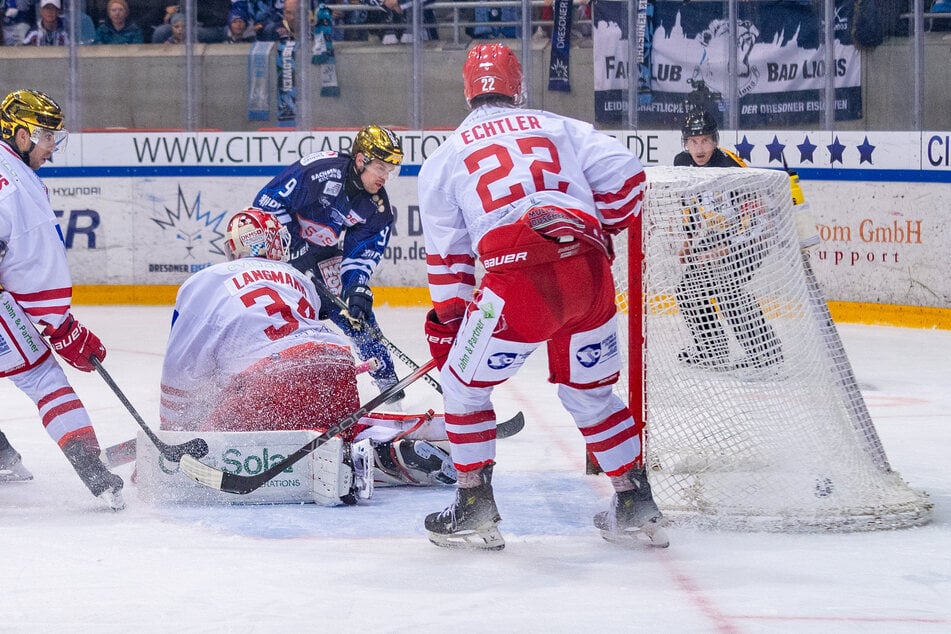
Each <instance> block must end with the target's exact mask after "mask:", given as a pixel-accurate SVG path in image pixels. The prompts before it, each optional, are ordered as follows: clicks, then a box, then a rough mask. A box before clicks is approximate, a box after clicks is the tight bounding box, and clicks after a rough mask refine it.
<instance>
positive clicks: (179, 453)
mask: <svg viewBox="0 0 951 634" xmlns="http://www.w3.org/2000/svg"><path fill="white" fill-rule="evenodd" d="M89 360H90V362H91V363H92V364H93V366H94V367H95V368H96V371H97V372H98V373H99V376H101V377H102V380H103V381H105V382H106V385H108V386H109V387H110V388H112V391H113V392H114V393H115V395H116V396H117V397H119V400H120V401H122V404H123V405H125V408H126V409H127V410H129V413H130V414H132V418H134V419H135V422H137V423H138V424H139V427H141V428H142V431H144V432H145V435H146V436H148V437H149V440H151V441H152V444H154V445H155V446H156V448H157V449H158V450H159V452H160V453H161V454H162V456H163V457H164V458H165V459H166V460H169V461H171V462H178V461H179V460H181V459H182V457H183V456H190V457H194V458H202V457H204V456H206V455H207V454H208V443H206V442H205V441H204V440H203V439H201V438H193V439H191V440H189V441H188V442H183V443H182V444H180V445H168V444H166V443H164V442H162V441H161V439H160V438H159V437H158V436H156V435H155V432H153V431H152V430H151V429H149V426H148V425H146V424H145V421H144V420H142V417H141V416H139V413H138V412H137V411H135V408H134V407H132V403H130V402H129V399H127V398H126V397H125V394H123V393H122V390H120V389H119V386H118V385H116V382H115V381H113V380H112V377H111V376H109V373H108V372H106V369H105V368H104V367H102V362H101V361H99V358H98V357H96V355H92V356H91V357H89Z"/></svg>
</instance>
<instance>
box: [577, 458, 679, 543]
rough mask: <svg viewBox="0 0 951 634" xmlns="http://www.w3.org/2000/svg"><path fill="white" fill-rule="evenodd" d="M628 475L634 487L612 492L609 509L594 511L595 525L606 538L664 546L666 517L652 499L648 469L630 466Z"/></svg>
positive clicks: (614, 540) (665, 541)
mask: <svg viewBox="0 0 951 634" xmlns="http://www.w3.org/2000/svg"><path fill="white" fill-rule="evenodd" d="M628 478H630V480H631V482H633V483H634V485H635V488H633V489H631V490H630V491H622V492H621V493H615V494H614V499H613V501H612V505H611V509H610V510H607V511H601V512H600V513H598V514H597V515H595V516H594V525H595V526H596V527H597V528H598V529H600V530H601V536H602V537H603V538H604V539H606V540H607V541H609V542H613V543H617V544H626V545H639V544H645V545H649V546H654V547H656V548H667V547H668V546H669V545H670V540H668V538H667V532H666V531H665V530H664V527H665V526H666V525H667V520H666V519H664V516H663V515H662V514H661V512H660V509H658V508H657V504H655V503H654V498H653V496H652V495H651V487H650V483H648V481H647V473H646V472H645V471H644V469H643V468H640V469H631V470H630V471H629V472H628Z"/></svg>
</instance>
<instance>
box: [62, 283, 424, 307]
mask: <svg viewBox="0 0 951 634" xmlns="http://www.w3.org/2000/svg"><path fill="white" fill-rule="evenodd" d="M177 294H178V286H174V285H166V286H158V285H156V286H131V285H130V286H123V285H108V286H74V287H73V303H74V304H87V305H89V304H92V305H96V304H137V305H141V306H172V305H174V304H175V296H176V295H177ZM373 296H374V303H376V304H380V305H382V304H389V305H390V306H420V307H428V306H431V305H432V302H431V301H430V299H429V289H427V288H411V287H380V288H374V289H373Z"/></svg>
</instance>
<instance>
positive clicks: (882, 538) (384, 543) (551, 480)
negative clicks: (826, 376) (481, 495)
mask: <svg viewBox="0 0 951 634" xmlns="http://www.w3.org/2000/svg"><path fill="white" fill-rule="evenodd" d="M170 312H171V310H170V308H169V307H124V306H108V307H94V306H78V307H76V309H75V313H76V315H77V317H78V318H79V319H80V320H81V321H83V322H84V323H86V324H87V325H88V326H89V327H90V328H91V329H92V330H93V331H94V332H96V333H97V334H98V335H99V336H100V337H101V338H102V340H103V341H104V343H105V344H106V346H107V348H108V350H109V354H108V358H107V359H106V362H105V366H106V368H107V369H108V370H109V372H110V373H111V374H112V376H113V378H114V379H115V380H116V382H117V383H118V384H119V386H120V387H121V388H122V389H123V391H124V392H125V394H126V396H127V397H128V398H129V399H130V400H131V402H132V403H133V404H134V405H135V406H136V408H137V409H138V411H139V412H140V413H141V414H142V416H143V417H144V418H145V419H146V421H148V423H149V424H150V425H151V426H152V427H153V428H155V429H157V428H158V395H159V390H158V387H159V377H160V374H161V364H162V355H163V351H164V347H165V340H166V333H167V328H168V323H169V318H170ZM378 315H379V319H380V322H381V323H382V325H383V328H384V332H386V333H387V335H388V336H389V338H390V339H391V340H393V341H394V342H395V343H396V344H397V345H399V346H400V347H401V348H402V349H404V350H405V351H406V352H407V353H408V354H410V355H411V356H412V357H413V358H415V359H416V360H417V361H418V362H422V361H425V360H426V359H428V352H427V350H426V346H425V341H424V340H423V338H422V335H421V331H422V328H421V323H422V319H423V317H424V311H423V310H422V309H407V308H386V307H384V308H381V309H379V311H378ZM839 329H840V333H841V335H842V338H843V340H844V343H845V346H846V349H847V351H848V353H849V356H850V359H851V361H852V365H853V368H854V370H855V374H856V376H857V378H858V381H859V384H860V386H861V388H862V391H863V394H864V396H865V399H866V402H867V404H868V407H869V410H870V412H871V415H872V417H873V419H874V421H875V424H876V426H877V429H878V432H879V434H880V436H881V438H882V442H883V444H884V446H885V450H886V452H887V454H888V458H889V460H890V462H891V465H892V468H893V469H895V470H896V471H898V472H900V473H901V474H902V476H903V477H904V479H905V480H906V481H907V482H908V483H909V484H910V485H911V486H913V487H915V488H920V489H924V490H926V491H927V492H928V493H929V494H930V496H931V500H932V502H933V503H934V505H935V509H934V515H933V520H932V522H931V523H930V524H929V525H927V526H924V527H919V528H913V529H906V530H899V531H891V532H878V533H856V534H805V535H789V534H785V535H784V534H757V533H754V534H748V533H746V534H744V533H730V532H713V531H701V530H696V529H685V528H671V529H669V533H670V539H671V546H670V548H669V549H666V550H657V549H653V550H652V549H641V550H624V549H622V548H619V547H617V546H614V545H612V544H609V543H607V542H605V541H603V540H602V539H601V537H600V536H599V534H598V532H597V531H596V530H595V529H594V527H593V526H592V524H591V517H592V516H593V515H594V514H595V513H596V512H597V511H600V510H603V509H604V508H606V507H607V504H608V502H609V499H610V496H611V488H610V485H609V483H608V482H607V480H606V479H605V478H604V476H600V477H592V476H585V475H584V466H583V445H582V441H581V437H580V435H579V434H578V432H577V430H576V429H575V427H574V425H573V424H572V422H571V420H570V419H569V417H568V416H567V414H566V413H565V412H564V411H563V410H562V409H561V407H560V405H559V404H558V401H557V398H556V397H555V390H554V387H553V386H551V385H550V384H548V383H547V381H546V376H547V372H546V362H545V357H544V351H540V352H538V353H536V356H535V357H533V358H532V359H531V360H530V361H529V363H528V364H527V366H526V367H525V368H524V370H523V372H522V373H521V374H520V375H519V376H517V377H516V379H514V380H513V381H511V382H509V383H508V384H506V385H503V386H502V387H501V388H499V389H498V390H497V392H496V409H497V412H498V414H499V416H500V417H508V416H509V415H511V414H514V413H515V412H516V411H518V410H521V411H523V412H524V413H525V416H526V419H527V425H526V428H525V430H524V431H522V432H521V433H520V434H518V435H517V436H515V437H513V438H510V439H507V440H504V441H499V444H498V466H497V467H496V470H495V482H494V484H495V489H496V499H497V501H498V506H499V510H500V512H501V515H502V518H503V521H502V524H501V526H500V528H501V530H502V533H503V535H504V537H505V539H506V543H507V545H506V548H505V550H503V551H501V552H493V553H487V552H485V553H483V552H477V553H470V552H458V551H447V550H443V549H439V548H436V547H435V546H432V545H431V544H430V543H429V542H428V541H427V539H426V536H425V532H424V530H423V526H422V523H423V518H424V516H425V515H426V514H427V513H429V512H432V511H437V510H441V509H442V508H443V507H444V506H446V505H447V504H448V503H449V502H450V500H451V499H452V496H453V493H452V490H451V489H378V490H377V492H376V494H375V495H374V497H373V499H372V500H370V501H369V502H365V503H361V504H360V505H359V506H356V507H337V508H324V507H317V506H315V505H280V506H219V507H200V506H182V505H168V504H166V505H152V504H149V503H146V502H144V501H143V500H141V499H139V498H138V496H137V494H136V491H135V486H134V485H132V484H130V483H129V482H128V481H129V476H130V474H131V472H132V465H127V466H124V467H120V468H119V469H118V470H117V473H119V474H120V475H122V476H123V477H124V478H125V479H126V482H127V486H126V490H125V498H126V502H127V504H128V507H127V508H126V509H125V510H124V511H122V512H120V513H114V512H112V511H110V510H108V509H107V508H106V507H105V505H104V503H103V502H101V501H100V500H97V499H96V498H93V497H92V496H91V495H90V494H89V492H88V491H87V490H86V489H85V487H84V486H83V484H82V483H81V482H80V480H79V478H78V477H77V476H76V475H75V474H74V473H73V471H72V469H71V467H70V466H69V464H68V463H67V461H66V459H65V457H64V456H63V455H62V453H61V452H60V451H59V449H57V448H56V446H55V445H54V443H53V442H52V441H51V440H50V438H49V437H48V436H47V435H46V433H45V431H44V430H43V427H42V425H41V423H40V421H39V419H38V416H37V414H36V411H35V409H34V408H33V405H32V403H31V402H30V401H29V400H28V399H27V398H26V397H25V396H24V395H23V394H21V393H20V392H19V391H17V390H16V389H15V388H14V386H13V384H12V383H11V382H9V381H0V428H2V429H3V430H4V431H5V432H6V434H7V436H8V437H9V438H10V440H11V442H12V443H13V445H14V446H15V447H16V448H17V449H18V450H19V451H20V453H21V454H22V455H23V460H24V464H25V465H26V466H27V467H28V468H29V469H30V470H31V471H32V472H33V474H34V476H35V479H34V480H33V481H30V482H22V483H0V571H2V573H0V632H96V633H105V632H173V631H180V630H182V629H185V628H188V629H191V630H194V631H202V632H245V633H250V632H271V631H275V630H285V631H295V632H311V631H313V632H316V631H322V632H361V631H364V632H413V633H416V632H454V633H455V632H459V633H465V632H487V633H493V634H494V633H498V632H572V633H574V632H581V631H590V632H598V633H611V632H862V633H863V634H869V633H873V632H949V631H951V482H949V472H951V469H949V466H948V465H949V463H951V462H949V455H951V425H949V417H948V412H949V410H951V332H948V331H938V330H912V329H899V328H887V327H876V326H857V325H840V327H839ZM397 365H398V366H399V363H397ZM67 371H68V373H69V376H70V377H71V380H72V381H73V386H74V387H75V388H76V391H77V392H78V394H79V395H80V397H81V398H82V399H83V401H84V402H85V404H86V406H87V408H88V409H89V410H90V413H91V414H92V417H93V421H94V423H95V425H96V427H97V430H98V433H99V435H100V439H101V441H102V443H103V445H111V444H114V443H117V442H119V441H122V440H126V439H128V438H131V437H132V436H134V435H135V434H136V432H137V431H138V426H137V425H136V423H135V421H134V420H133V418H132V417H131V416H130V415H129V413H128V412H127V411H126V409H125V408H124V407H123V406H122V404H121V403H120V402H119V401H118V399H117V398H116V397H115V395H114V394H113V393H112V392H111V390H110V389H109V388H108V386H107V385H106V384H105V383H104V382H103V381H102V379H101V378H99V376H98V375H96V374H82V373H80V372H78V371H74V370H72V369H71V368H70V369H68V370H67ZM400 372H401V373H405V372H406V371H405V368H401V369H400ZM363 387H365V388H366V394H370V389H369V387H368V386H366V385H364V386H363ZM429 408H433V409H437V410H441V402H440V400H439V397H438V395H437V394H436V393H435V391H434V390H433V389H432V388H431V387H429V386H428V385H426V384H425V383H423V382H419V383H417V384H416V385H414V386H413V387H411V388H410V389H409V392H408V396H407V399H406V401H405V406H404V409H405V410H406V411H417V410H418V411H424V410H426V409H429Z"/></svg>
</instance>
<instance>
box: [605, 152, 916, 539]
mask: <svg viewBox="0 0 951 634" xmlns="http://www.w3.org/2000/svg"><path fill="white" fill-rule="evenodd" d="M647 174H648V189H647V195H646V199H645V204H644V211H643V214H644V215H643V218H642V224H643V226H642V236H643V252H644V265H643V275H644V289H645V295H644V296H645V310H644V317H645V321H644V333H645V337H646V348H645V349H646V354H645V355H644V357H645V359H646V372H645V376H646V385H647V388H646V392H645V396H644V398H645V401H646V420H647V466H648V472H649V475H650V481H651V484H652V486H653V490H654V497H655V499H656V500H657V503H658V505H659V506H660V507H661V509H662V510H663V511H664V512H665V514H666V515H667V516H668V517H670V518H671V519H673V520H674V521H690V522H693V523H698V524H701V525H707V526H716V527H723V528H741V529H756V530H777V531H805V530H871V529H878V528H897V527H903V526H912V525H917V524H922V523H925V522H927V521H928V519H929V517H930V510H931V505H930V503H929V502H928V498H927V496H926V495H925V494H924V493H921V492H918V491H915V490H912V489H911V488H910V487H908V486H907V485H906V483H905V482H904V481H903V480H902V479H901V477H900V476H899V475H898V474H897V473H895V472H893V471H892V470H891V469H890V467H889V465H888V461H887V458H886V457H885V453H884V450H883V449H882V446H881V443H880V441H879V439H878V435H877V433H876V431H875V428H874V425H873V424H872V421H871V419H870V417H869V416H868V412H867V410H866V409H865V404H864V401H863V400H862V396H861V393H860V392H859V390H858V387H857V385H856V382H855V378H854V376H853V375H852V370H851V366H850V365H849V362H848V358H847V357H846V355H845V351H844V349H843V348H842V345H841V341H840V340H839V337H838V333H837V332H836V330H835V326H834V324H833V323H832V320H831V318H830V317H829V313H828V309H827V308H826V304H825V300H824V299H823V297H822V293H821V291H820V290H819V288H818V286H817V285H816V283H815V277H814V276H813V275H812V271H811V269H810V268H809V263H808V258H806V257H804V256H803V255H802V253H801V251H800V248H799V240H798V237H797V234H796V229H795V226H794V221H793V206H792V201H791V196H790V189H789V182H788V177H787V176H786V175H785V174H784V173H783V172H778V171H773V170H759V169H739V168H737V169H697V168H671V167H657V168H648V170H647ZM618 242H619V243H620V242H621V241H620V240H619V241H618ZM618 247H619V248H618V258H617V260H616V261H615V267H614V268H615V276H616V279H617V282H618V302H619V305H620V307H621V310H622V313H623V314H622V316H621V320H622V322H624V321H625V320H626V319H627V315H628V311H627V301H628V284H629V282H628V271H627V270H626V269H627V266H628V257H629V256H628V254H629V253H634V254H636V247H637V245H634V248H631V247H630V245H628V246H625V245H621V244H619V245H618ZM634 283H635V284H637V281H636V279H635V282H634ZM629 329H630V326H629V325H628V327H627V328H625V327H624V325H623V324H622V327H621V331H622V333H623V335H622V336H623V337H625V338H626V337H627V334H628V331H629ZM634 340H635V343H634V345H637V337H635V338H634ZM622 343H623V344H624V349H627V346H628V345H630V344H629V343H628V341H623V342H622ZM636 370H637V368H629V372H628V377H626V379H627V380H630V381H631V383H633V384H637V383H638V382H639V381H640V380H641V379H640V373H639V372H638V371H636ZM627 389H628V384H627V381H626V380H622V382H621V383H620V384H619V390H623V391H624V393H625V397H626V396H627V394H626V392H627ZM635 414H636V412H635Z"/></svg>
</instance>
